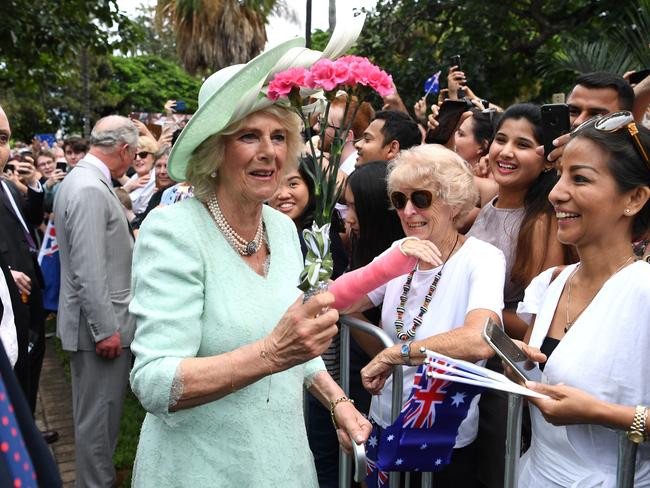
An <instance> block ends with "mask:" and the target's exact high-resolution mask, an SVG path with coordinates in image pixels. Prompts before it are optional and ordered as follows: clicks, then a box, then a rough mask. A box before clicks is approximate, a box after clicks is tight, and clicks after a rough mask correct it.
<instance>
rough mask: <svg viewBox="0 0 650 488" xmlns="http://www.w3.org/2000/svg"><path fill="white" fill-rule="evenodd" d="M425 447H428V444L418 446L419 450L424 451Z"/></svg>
mask: <svg viewBox="0 0 650 488" xmlns="http://www.w3.org/2000/svg"><path fill="white" fill-rule="evenodd" d="M427 447H429V445H428V444H422V445H421V446H420V449H426V448H427Z"/></svg>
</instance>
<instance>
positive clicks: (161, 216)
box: [130, 40, 370, 488]
mask: <svg viewBox="0 0 650 488" xmlns="http://www.w3.org/2000/svg"><path fill="white" fill-rule="evenodd" d="M299 42H300V41H299V40H293V41H289V42H286V43H284V44H281V45H280V46H278V47H276V48H274V49H272V50H270V51H267V52H266V53H263V54H261V55H260V56H258V57H257V58H255V59H254V60H252V61H250V62H249V63H248V64H246V65H245V66H243V67H242V66H236V67H229V68H225V69H224V70H221V71H219V72H217V73H215V74H214V75H212V76H211V77H210V78H208V80H206V82H205V83H204V84H203V87H202V88H201V93H200V95H199V105H200V107H199V110H198V112H197V113H196V114H195V115H194V117H193V118H192V119H191V121H190V123H189V124H188V125H187V127H186V128H185V130H184V131H183V133H182V134H181V136H180V137H179V139H178V141H177V143H176V145H175V146H174V148H173V151H172V153H171V155H170V158H169V163H168V164H169V173H170V175H171V176H172V177H173V178H174V179H177V180H179V181H182V180H188V181H189V182H190V183H191V184H192V185H193V186H194V195H195V196H194V198H190V199H187V200H185V201H183V202H181V203H177V204H175V205H172V206H169V207H165V208H161V209H156V210H154V211H152V212H151V214H150V215H149V216H148V218H147V220H146V221H145V223H144V225H143V226H142V228H141V230H140V234H139V236H138V241H137V244H136V249H135V254H134V260H133V262H134V268H133V289H134V298H133V301H132V303H131V307H130V310H131V312H132V313H133V315H134V316H135V318H136V320H137V331H136V335H135V339H134V341H133V344H132V350H133V353H134V355H135V364H134V367H133V370H132V372H131V385H132V388H133V391H134V393H135V394H136V396H137V397H138V399H139V400H140V402H141V403H142V405H143V406H144V408H145V409H146V410H147V412H148V413H147V416H146V418H145V421H144V424H143V426H142V432H141V434H140V441H139V445H138V452H137V457H136V462H135V466H134V473H133V486H136V487H155V488H163V487H185V486H187V487H236V488H246V487H257V486H259V487H282V488H291V487H295V488H309V487H314V488H316V487H317V481H316V472H315V469H314V462H313V458H312V455H311V452H310V450H309V446H308V443H307V436H306V433H305V425H304V420H303V409H302V399H303V387H307V388H309V389H310V391H311V392H312V393H314V394H315V395H316V396H317V397H318V398H319V399H320V400H321V401H322V402H323V403H324V404H326V405H327V406H328V407H330V406H331V405H332V407H331V408H332V412H333V417H334V419H335V421H336V424H338V427H339V429H338V431H337V432H338V435H339V439H340V441H341V443H342V445H343V446H344V448H346V449H349V448H350V436H351V437H352V438H353V439H354V440H355V441H356V442H357V443H361V442H364V441H365V440H366V438H367V437H368V435H369V433H370V424H369V423H368V421H367V420H366V419H365V418H364V417H363V416H362V415H361V414H360V413H359V412H358V411H357V410H356V409H355V408H354V405H353V403H352V402H350V401H349V400H348V399H347V398H346V397H345V394H344V392H343V391H342V390H341V388H340V387H339V386H338V385H337V384H336V383H335V382H334V380H332V378H331V377H330V376H329V374H328V373H327V372H326V370H325V367H324V365H323V362H322V360H321V359H320V354H321V353H322V352H323V351H324V350H325V349H327V346H328V345H329V342H330V339H331V338H332V337H333V336H334V335H335V334H336V332H337V328H336V320H337V318H338V313H337V312H336V311H335V310H328V309H327V307H329V306H330V305H332V304H333V302H334V297H333V295H332V294H331V293H322V294H319V295H316V296H314V297H312V298H311V299H310V300H309V301H308V302H307V303H305V304H302V297H301V296H300V294H299V291H298V289H297V284H298V276H299V274H300V271H301V270H302V267H303V265H302V254H301V252H300V246H299V243H298V238H297V235H296V232H295V227H294V225H293V223H292V222H291V220H290V219H289V218H288V217H286V216H284V215H282V214H281V213H279V212H277V211H275V210H273V209H272V208H270V207H268V206H265V205H264V202H265V201H266V200H268V199H269V198H270V197H271V196H272V195H273V194H274V192H275V190H276V188H277V186H278V182H279V180H280V178H281V176H282V173H283V171H284V170H286V168H287V166H288V165H290V164H291V163H292V162H294V161H298V154H299V151H300V148H301V145H302V140H301V136H300V125H299V118H298V117H297V116H296V115H295V114H293V113H291V112H290V111H289V110H287V109H284V108H279V107H276V106H269V105H270V102H268V100H266V99H262V98H261V97H257V94H258V93H259V86H260V84H259V82H260V80H262V81H263V80H264V79H265V78H266V76H267V74H268V73H269V72H270V70H271V68H272V67H273V66H274V64H275V63H276V62H277V61H278V60H279V59H280V57H281V56H282V55H283V54H285V53H286V52H287V51H289V49H291V48H295V47H296V46H298V45H299Z"/></svg>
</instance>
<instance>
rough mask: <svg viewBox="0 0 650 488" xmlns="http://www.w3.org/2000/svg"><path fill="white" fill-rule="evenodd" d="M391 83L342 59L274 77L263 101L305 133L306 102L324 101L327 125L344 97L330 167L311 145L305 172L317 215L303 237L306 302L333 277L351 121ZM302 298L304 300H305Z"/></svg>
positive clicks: (375, 70) (363, 64) (361, 61)
mask: <svg viewBox="0 0 650 488" xmlns="http://www.w3.org/2000/svg"><path fill="white" fill-rule="evenodd" d="M394 90H395V88H394V85H393V79H392V77H391V76H390V75H389V74H388V73H386V72H385V71H383V70H382V69H380V68H379V67H377V66H375V65H374V64H372V63H371V62H370V61H368V59H366V58H363V57H359V56H344V57H342V58H339V59H337V60H334V61H332V60H330V59H321V60H320V61H318V62H316V63H314V65H312V67H311V68H309V69H305V68H291V69H288V70H286V71H282V72H280V73H278V74H276V75H275V77H274V78H273V80H271V82H270V83H269V86H268V89H267V92H266V96H267V97H268V98H270V99H271V100H273V101H274V102H277V103H283V102H284V103H287V102H288V104H289V105H290V106H291V107H292V108H293V109H294V110H295V111H296V112H297V113H298V115H300V117H301V119H302V121H303V123H304V125H305V127H309V126H310V123H309V121H310V119H311V116H312V115H313V113H312V112H313V105H306V104H305V101H306V99H308V98H310V97H313V96H316V94H318V93H319V92H320V93H322V94H323V95H324V98H325V100H326V103H325V109H324V113H323V114H322V117H323V120H328V114H329V109H330V104H331V102H332V101H333V100H334V99H335V98H337V96H340V95H341V93H340V92H341V91H343V92H345V93H346V95H347V97H346V104H345V111H344V115H343V121H344V123H342V124H341V127H337V128H335V129H334V138H333V140H332V144H331V149H330V156H329V161H327V160H325V159H324V157H323V153H322V152H320V153H319V152H318V151H316V149H315V148H314V146H313V142H312V141H311V140H310V141H309V142H310V145H311V153H312V154H319V156H318V158H317V161H316V164H315V171H311V170H310V169H309V167H308V166H305V170H306V172H307V173H308V174H309V176H310V178H312V180H313V181H314V197H315V203H316V210H315V213H314V224H313V226H312V229H305V230H304V231H303V237H304V239H305V243H306V244H307V249H308V252H307V256H306V257H305V269H304V270H303V273H302V275H301V277H300V288H301V289H302V290H303V291H305V292H306V293H305V296H306V297H307V298H308V297H309V296H311V295H313V294H314V293H317V292H318V291H319V290H322V289H324V288H326V287H327V285H326V284H327V281H328V280H329V278H330V276H331V274H332V267H333V266H332V257H331V252H330V246H329V228H330V224H331V221H332V214H333V212H334V206H335V205H336V202H337V201H338V199H339V198H340V196H341V192H342V191H343V187H342V185H340V184H338V183H337V175H338V171H339V165H340V162H341V153H342V152H343V146H344V145H345V141H346V140H347V138H348V133H349V132H350V130H351V126H352V121H353V120H354V118H355V116H356V110H358V109H359V107H360V106H361V104H362V102H363V101H364V99H365V98H366V97H367V96H368V95H370V93H371V91H375V92H377V93H378V94H379V95H380V96H382V97H386V96H388V95H391V94H392V93H393V92H394ZM353 98H354V99H356V101H357V103H356V105H355V112H354V113H352V116H349V110H350V102H351V100H352V99H353ZM326 130H327V124H321V127H320V140H321V141H322V140H324V138H325V131H326ZM307 298H306V299H307Z"/></svg>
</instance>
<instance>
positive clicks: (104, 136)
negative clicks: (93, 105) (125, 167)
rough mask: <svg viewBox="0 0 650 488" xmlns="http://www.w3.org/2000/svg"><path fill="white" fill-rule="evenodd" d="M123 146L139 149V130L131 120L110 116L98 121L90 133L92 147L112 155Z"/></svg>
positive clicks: (119, 116)
mask: <svg viewBox="0 0 650 488" xmlns="http://www.w3.org/2000/svg"><path fill="white" fill-rule="evenodd" d="M123 144H128V145H129V147H132V148H137V147H138V129H137V128H136V126H135V125H133V122H131V119H128V118H126V117H122V116H121V115H109V116H107V117H103V118H101V119H99V120H98V121H97V123H96V124H95V127H93V130H92V132H91V133H90V145H91V146H95V147H99V148H101V150H102V152H104V153H110V152H113V151H114V150H116V149H118V148H119V147H120V146H122V145H123Z"/></svg>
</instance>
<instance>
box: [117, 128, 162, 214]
mask: <svg viewBox="0 0 650 488" xmlns="http://www.w3.org/2000/svg"><path fill="white" fill-rule="evenodd" d="M158 149H159V148H158V143H157V142H156V140H155V139H154V138H153V137H149V136H140V137H139V138H138V151H137V152H136V153H135V159H134V160H133V169H135V174H134V175H133V176H131V179H130V180H129V181H127V182H126V184H125V185H124V187H123V188H124V189H125V190H126V191H127V192H129V196H130V197H131V201H132V202H133V212H134V213H135V214H136V215H138V214H141V213H142V212H144V211H145V210H146V209H147V205H148V204H149V200H151V197H152V195H153V194H154V192H155V191H156V173H155V169H154V167H153V164H154V162H155V161H156V156H157V154H156V153H157V152H158Z"/></svg>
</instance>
